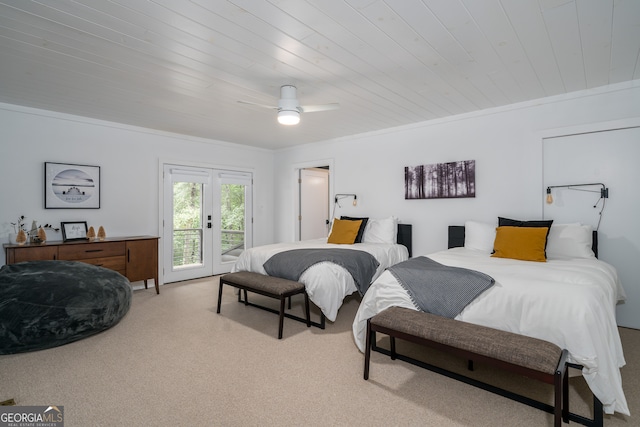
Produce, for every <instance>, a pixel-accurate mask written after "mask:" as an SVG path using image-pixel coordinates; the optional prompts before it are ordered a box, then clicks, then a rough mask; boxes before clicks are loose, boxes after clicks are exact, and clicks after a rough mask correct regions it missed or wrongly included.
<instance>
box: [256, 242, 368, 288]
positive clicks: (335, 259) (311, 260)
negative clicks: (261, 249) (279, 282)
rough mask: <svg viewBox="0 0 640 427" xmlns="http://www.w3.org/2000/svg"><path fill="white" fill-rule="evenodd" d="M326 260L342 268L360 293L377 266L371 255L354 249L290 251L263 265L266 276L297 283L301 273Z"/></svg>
mask: <svg viewBox="0 0 640 427" xmlns="http://www.w3.org/2000/svg"><path fill="white" fill-rule="evenodd" d="M323 261H329V262H332V263H334V264H338V265H340V266H342V267H344V268H345V269H346V270H347V271H348V272H349V273H350V274H351V276H352V277H353V280H354V282H355V283H356V287H357V288H358V291H359V292H360V293H361V294H364V293H365V292H366V291H367V289H368V288H369V285H370V284H371V279H372V278H373V275H374V274H375V273H376V269H377V268H378V266H379V265H380V263H379V262H378V260H376V259H375V257H374V256H373V255H371V254H370V253H368V252H365V251H359V250H354V249H292V250H290V251H284V252H280V253H277V254H275V255H273V256H272V257H271V258H269V259H268V260H267V261H266V262H265V263H264V265H263V267H264V269H265V271H266V272H267V274H268V275H269V276H275V277H282V278H283V279H289V280H295V281H298V279H299V278H300V276H301V275H302V273H304V272H305V271H306V270H307V269H308V268H309V267H311V266H312V265H314V264H317V263H319V262H323Z"/></svg>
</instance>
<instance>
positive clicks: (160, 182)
mask: <svg viewBox="0 0 640 427" xmlns="http://www.w3.org/2000/svg"><path fill="white" fill-rule="evenodd" d="M165 164H171V165H176V166H183V167H193V168H207V169H222V170H228V171H237V172H244V173H250V174H251V176H252V177H255V169H254V168H247V167H242V166H234V165H224V164H218V163H204V162H197V161H193V160H184V159H174V158H167V157H161V158H158V165H157V167H158V169H157V176H158V181H157V185H158V187H157V188H158V206H157V208H158V211H157V212H158V236H160V237H162V235H163V232H164V229H163V228H164V227H163V222H164V177H163V172H164V165H165ZM254 187H255V186H254V185H252V186H251V200H252V203H251V212H249V213H248V215H251V218H252V221H251V227H253V217H254V207H253V201H254V200H255V189H254ZM254 234H255V233H254V232H253V229H252V230H251V241H247V242H246V245H247V248H250V247H252V246H253V235H254ZM164 267H165V266H164V244H162V242H160V244H158V270H159V271H158V282H159V284H160V285H163V284H164Z"/></svg>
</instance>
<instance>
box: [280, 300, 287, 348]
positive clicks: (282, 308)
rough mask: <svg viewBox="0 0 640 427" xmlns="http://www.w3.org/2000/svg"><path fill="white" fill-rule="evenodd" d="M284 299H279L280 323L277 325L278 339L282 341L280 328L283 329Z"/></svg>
mask: <svg viewBox="0 0 640 427" xmlns="http://www.w3.org/2000/svg"><path fill="white" fill-rule="evenodd" d="M285 300H286V298H281V299H280V322H279V325H278V339H282V328H283V327H284V303H285Z"/></svg>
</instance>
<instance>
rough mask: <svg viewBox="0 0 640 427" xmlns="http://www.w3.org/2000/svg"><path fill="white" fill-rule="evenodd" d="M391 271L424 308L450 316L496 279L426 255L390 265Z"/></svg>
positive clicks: (419, 306) (417, 303)
mask: <svg viewBox="0 0 640 427" xmlns="http://www.w3.org/2000/svg"><path fill="white" fill-rule="evenodd" d="M389 272H390V273H391V274H393V276H394V277H395V278H396V279H397V280H398V282H400V284H401V285H402V287H403V288H405V289H406V290H407V292H409V296H410V297H411V300H412V301H413V303H414V304H415V305H416V306H417V307H418V308H419V309H420V310H422V311H426V312H428V313H432V314H437V315H439V316H443V317H448V318H450V319H453V318H455V317H456V316H457V315H458V314H460V312H462V310H463V309H464V308H465V307H466V306H467V305H469V303H470V302H471V301H473V300H474V299H475V298H476V297H477V296H478V295H480V294H481V293H482V292H484V291H485V290H487V289H488V288H490V287H491V286H492V285H493V284H494V283H495V280H494V279H493V277H491V276H488V275H486V274H484V273H481V272H479V271H475V270H469V269H466V268H459V267H449V266H446V265H442V264H440V263H438V262H436V261H434V260H432V259H430V258H427V257H423V256H421V257H416V258H412V259H410V260H408V261H404V262H401V263H399V264H396V265H394V266H392V267H389Z"/></svg>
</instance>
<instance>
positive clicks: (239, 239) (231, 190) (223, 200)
mask: <svg viewBox="0 0 640 427" xmlns="http://www.w3.org/2000/svg"><path fill="white" fill-rule="evenodd" d="M245 188H246V186H245V185H242V184H222V186H221V196H220V230H221V233H220V240H221V241H220V247H221V253H222V261H233V260H234V259H236V258H237V257H238V256H240V254H241V253H242V252H243V251H244V249H245V230H244V227H245Z"/></svg>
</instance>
